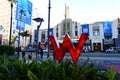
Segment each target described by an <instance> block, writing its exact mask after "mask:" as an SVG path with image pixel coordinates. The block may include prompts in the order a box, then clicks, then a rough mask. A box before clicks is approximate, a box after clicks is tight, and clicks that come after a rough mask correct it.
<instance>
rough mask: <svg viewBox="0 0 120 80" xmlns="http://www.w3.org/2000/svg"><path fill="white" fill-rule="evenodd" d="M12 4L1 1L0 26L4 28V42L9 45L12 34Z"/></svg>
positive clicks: (6, 0) (4, 0)
mask: <svg viewBox="0 0 120 80" xmlns="http://www.w3.org/2000/svg"><path fill="white" fill-rule="evenodd" d="M10 12H11V8H10V3H9V2H8V0H0V25H1V26H3V33H2V34H0V35H1V36H2V40H5V43H8V40H9V33H10V17H11V16H10V15H11V13H10Z"/></svg>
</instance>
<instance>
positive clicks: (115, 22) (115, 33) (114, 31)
mask: <svg viewBox="0 0 120 80" xmlns="http://www.w3.org/2000/svg"><path fill="white" fill-rule="evenodd" d="M113 38H118V20H117V19H116V20H113V23H112V39H113Z"/></svg>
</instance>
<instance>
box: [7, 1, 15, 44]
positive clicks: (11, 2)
mask: <svg viewBox="0 0 120 80" xmlns="http://www.w3.org/2000/svg"><path fill="white" fill-rule="evenodd" d="M8 1H9V2H10V6H11V20H10V35H9V45H11V32H12V14H13V4H14V3H16V2H17V0H8Z"/></svg>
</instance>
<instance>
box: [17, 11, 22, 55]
mask: <svg viewBox="0 0 120 80" xmlns="http://www.w3.org/2000/svg"><path fill="white" fill-rule="evenodd" d="M22 14H23V10H20V26H19V32H18V52H17V54H18V56H19V52H20V32H21V21H22Z"/></svg>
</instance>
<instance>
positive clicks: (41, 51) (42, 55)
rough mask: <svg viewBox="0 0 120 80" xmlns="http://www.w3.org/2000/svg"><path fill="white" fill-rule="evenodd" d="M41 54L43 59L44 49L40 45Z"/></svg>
mask: <svg viewBox="0 0 120 80" xmlns="http://www.w3.org/2000/svg"><path fill="white" fill-rule="evenodd" d="M40 56H41V59H42V58H43V49H42V47H40Z"/></svg>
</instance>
